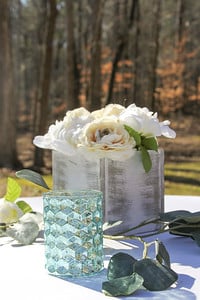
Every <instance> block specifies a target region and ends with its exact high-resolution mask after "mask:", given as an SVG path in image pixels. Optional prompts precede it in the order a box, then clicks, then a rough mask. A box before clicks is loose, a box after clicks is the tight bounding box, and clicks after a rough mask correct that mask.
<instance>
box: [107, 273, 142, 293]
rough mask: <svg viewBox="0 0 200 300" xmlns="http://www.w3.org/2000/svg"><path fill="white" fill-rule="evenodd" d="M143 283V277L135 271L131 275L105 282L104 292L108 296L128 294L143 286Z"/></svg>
mask: <svg viewBox="0 0 200 300" xmlns="http://www.w3.org/2000/svg"><path fill="white" fill-rule="evenodd" d="M142 284H143V278H142V277H141V276H140V275H138V274H136V273H133V274H132V275H130V276H125V277H121V278H116V279H113V280H109V281H105V282H103V284H102V292H103V293H104V294H105V295H106V296H113V297H116V296H128V295H131V294H133V293H134V292H135V291H136V290H138V289H139V288H141V287H142Z"/></svg>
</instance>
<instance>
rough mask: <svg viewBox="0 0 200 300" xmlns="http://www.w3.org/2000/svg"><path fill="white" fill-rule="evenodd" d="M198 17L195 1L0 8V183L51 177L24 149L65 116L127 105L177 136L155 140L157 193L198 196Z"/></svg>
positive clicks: (37, 153)
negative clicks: (161, 177)
mask: <svg viewBox="0 0 200 300" xmlns="http://www.w3.org/2000/svg"><path fill="white" fill-rule="evenodd" d="M199 15H200V1H196V0H190V1H188V0H165V1H160V0H0V137H1V138H0V170H1V171H0V178H4V177H6V176H7V175H8V174H10V173H11V172H14V171H15V170H18V169H20V168H32V169H35V170H39V171H40V172H42V173H43V174H50V173H51V153H50V151H48V150H45V151H44V150H41V149H36V148H35V147H34V146H33V144H32V140H33V137H34V136H36V135H42V134H44V133H46V132H47V130H48V126H49V125H50V124H52V123H54V122H55V120H56V119H58V120H59V119H62V118H63V116H64V115H65V114H66V111H67V110H70V109H74V108H76V107H79V106H85V107H86V108H87V109H89V110H94V109H98V108H100V107H102V106H104V105H106V104H108V103H120V104H124V105H128V104H130V103H133V102H134V103H136V104H137V105H138V106H141V107H143V106H146V107H148V108H149V109H150V110H152V111H157V112H158V116H159V119H160V120H163V119H169V120H170V121H171V127H172V128H173V129H175V130H176V132H177V138H176V139H175V140H166V139H162V138H161V139H160V140H159V143H160V145H161V146H162V147H163V148H164V150H165V161H166V173H165V181H166V187H168V186H171V187H172V186H173V185H174V186H175V190H177V188H176V187H177V183H180V184H181V188H180V191H179V193H180V192H181V191H182V192H183V193H184V194H186V190H187V191H188V193H189V194H192V193H194V194H195V193H196V194H200V162H199V154H200V153H199V151H200V135H199V134H200V124H199V123H200V122H199V118H200V18H199ZM182 184H183V185H184V188H185V186H186V189H183V186H182ZM173 193H174V191H173Z"/></svg>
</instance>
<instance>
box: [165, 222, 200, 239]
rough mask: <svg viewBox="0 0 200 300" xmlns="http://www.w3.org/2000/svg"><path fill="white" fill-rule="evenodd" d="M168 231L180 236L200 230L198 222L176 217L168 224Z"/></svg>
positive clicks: (189, 234)
mask: <svg viewBox="0 0 200 300" xmlns="http://www.w3.org/2000/svg"><path fill="white" fill-rule="evenodd" d="M169 228H170V231H169V232H170V233H171V234H175V235H180V236H191V235H192V233H193V232H200V222H198V223H196V222H195V223H194V222H191V223H189V222H186V221H185V220H184V219H178V220H176V221H174V222H171V223H170V224H169Z"/></svg>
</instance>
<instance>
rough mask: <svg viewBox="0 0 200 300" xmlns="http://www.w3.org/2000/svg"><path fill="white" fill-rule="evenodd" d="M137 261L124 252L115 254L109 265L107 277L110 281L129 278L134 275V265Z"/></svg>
mask: <svg viewBox="0 0 200 300" xmlns="http://www.w3.org/2000/svg"><path fill="white" fill-rule="evenodd" d="M136 261H137V260H136V259H135V258H133V257H132V256H130V255H129V254H127V253H124V252H118V253H117V254H114V255H113V256H112V257H111V259H110V261H109V264H108V271H107V277H108V279H109V280H111V279H115V278H119V277H124V276H129V275H131V274H132V273H133V264H134V263H135V262H136Z"/></svg>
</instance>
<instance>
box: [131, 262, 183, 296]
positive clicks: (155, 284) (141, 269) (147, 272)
mask: <svg viewBox="0 0 200 300" xmlns="http://www.w3.org/2000/svg"><path fill="white" fill-rule="evenodd" d="M134 272H136V273H138V274H139V275H140V276H141V277H142V278H143V279H144V283H143V285H144V287H145V288H146V289H148V290H150V291H162V290H166V289H167V288H168V287H170V286H171V285H172V284H173V283H174V282H176V281H177V279H178V275H177V274H176V272H174V271H173V270H172V269H170V268H168V267H166V266H164V265H162V264H160V263H159V262H158V261H156V260H153V259H150V258H145V259H142V260H139V261H137V262H136V263H135V264H134Z"/></svg>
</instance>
